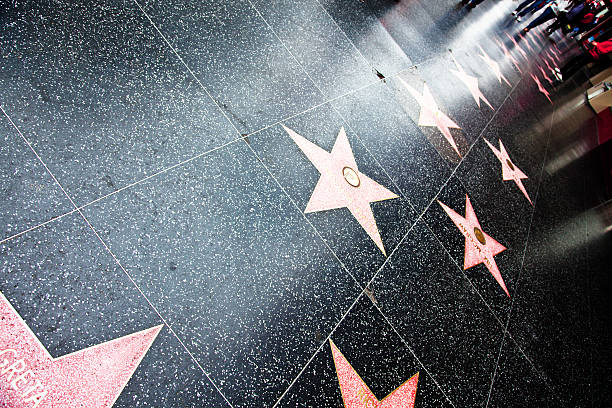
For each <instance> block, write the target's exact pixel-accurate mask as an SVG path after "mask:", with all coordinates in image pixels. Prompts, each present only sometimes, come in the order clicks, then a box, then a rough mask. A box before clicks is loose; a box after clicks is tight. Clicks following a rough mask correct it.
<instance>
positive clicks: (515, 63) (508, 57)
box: [495, 38, 523, 74]
mask: <svg viewBox="0 0 612 408" xmlns="http://www.w3.org/2000/svg"><path fill="white" fill-rule="evenodd" d="M495 41H497V44H499V46H500V48H501V49H502V50H503V51H504V55H505V56H506V58H507V59H509V60H510V62H512V65H514V67H515V68H516V69H517V70H518V72H519V73H521V74H522V73H523V71H522V70H521V67H520V65H519V63H518V61H517V60H516V58H514V56H512V54H510V50H508V47H506V45H505V44H504V43H503V42H501V41H500V40H499V39H497V38H496V39H495Z"/></svg>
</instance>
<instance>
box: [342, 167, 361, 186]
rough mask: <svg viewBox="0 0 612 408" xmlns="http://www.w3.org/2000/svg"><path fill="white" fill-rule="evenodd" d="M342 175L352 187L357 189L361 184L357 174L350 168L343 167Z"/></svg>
mask: <svg viewBox="0 0 612 408" xmlns="http://www.w3.org/2000/svg"><path fill="white" fill-rule="evenodd" d="M342 175H343V176H344V179H345V180H346V182H347V183H349V184H350V185H351V186H353V187H359V185H360V184H361V180H359V175H358V174H357V172H356V171H355V170H353V169H351V168H350V167H345V168H343V169H342Z"/></svg>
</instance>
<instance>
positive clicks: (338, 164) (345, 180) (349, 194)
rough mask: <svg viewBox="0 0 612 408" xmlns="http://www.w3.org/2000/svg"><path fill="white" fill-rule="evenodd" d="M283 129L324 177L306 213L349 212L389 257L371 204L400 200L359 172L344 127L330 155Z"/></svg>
mask: <svg viewBox="0 0 612 408" xmlns="http://www.w3.org/2000/svg"><path fill="white" fill-rule="evenodd" d="M282 126H283V128H284V129H285V131H286V132H287V133H288V134H289V136H290V137H291V139H292V140H293V141H294V142H295V144H297V145H298V147H299V148H300V150H302V152H303V153H304V154H305V155H306V157H307V158H308V160H310V161H311V162H312V164H313V165H314V166H315V167H316V169H317V170H318V171H319V173H320V174H321V177H320V178H319V181H318V182H317V185H316V187H315V189H314V191H313V192H312V195H311V197H310V200H309V201H308V204H307V205H306V210H305V211H304V212H305V213H312V212H318V211H327V210H334V209H338V208H344V207H346V208H348V210H349V211H350V212H351V214H352V215H353V216H354V217H355V219H356V220H357V221H358V222H359V224H360V225H361V226H362V227H363V229H364V230H365V231H366V233H367V234H368V236H369V237H370V238H371V239H372V240H373V241H374V243H375V244H376V246H377V247H378V248H379V249H380V251H381V252H382V253H383V254H384V255H385V256H386V255H387V252H386V251H385V247H384V245H383V242H382V238H381V236H380V232H379V230H378V227H377V225H376V220H375V218H374V213H373V212H372V208H371V207H370V203H373V202H377V201H384V200H391V199H395V198H399V196H398V195H397V194H395V193H393V192H392V191H390V190H388V189H387V188H385V187H383V186H382V185H380V184H378V183H377V182H375V181H374V180H372V179H371V178H369V177H368V176H366V175H365V174H363V173H361V172H360V171H359V169H358V167H357V163H356V161H355V157H354V155H353V151H352V149H351V145H350V143H349V140H348V138H347V136H346V132H345V130H344V127H342V128H341V129H340V132H339V133H338V137H337V138H336V142H335V144H334V147H333V148H332V151H331V153H329V152H327V151H326V150H324V149H322V148H321V147H319V146H317V145H316V144H314V143H312V142H311V141H309V140H307V139H306V138H304V137H303V136H301V135H299V134H298V133H296V132H295V131H294V130H292V129H290V128H288V127H286V126H285V125H282Z"/></svg>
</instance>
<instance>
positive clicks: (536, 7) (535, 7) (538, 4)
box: [512, 0, 552, 22]
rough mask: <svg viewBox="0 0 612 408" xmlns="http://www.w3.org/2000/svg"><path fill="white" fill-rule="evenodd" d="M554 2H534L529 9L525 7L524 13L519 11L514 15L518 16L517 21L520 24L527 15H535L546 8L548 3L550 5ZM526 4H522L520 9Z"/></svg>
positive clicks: (542, 0)
mask: <svg viewBox="0 0 612 408" xmlns="http://www.w3.org/2000/svg"><path fill="white" fill-rule="evenodd" d="M551 1H552V0H534V1H533V2H532V3H533V4H531V6H529V7H527V6H525V8H523V10H522V11H520V10H519V11H517V14H514V13H512V14H513V15H515V16H516V21H518V22H520V21H521V19H522V18H523V17H525V16H526V15H527V14H533V13H535V12H536V11H538V10H540V9H541V8H542V7H544V6H545V5H547V4H548V3H550V2H551ZM523 4H524V3H521V4H520V5H519V7H521V6H522V5H523Z"/></svg>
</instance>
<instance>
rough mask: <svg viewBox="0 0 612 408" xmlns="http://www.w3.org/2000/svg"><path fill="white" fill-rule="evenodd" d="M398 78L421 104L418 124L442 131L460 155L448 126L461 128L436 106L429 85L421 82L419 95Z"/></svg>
mask: <svg viewBox="0 0 612 408" xmlns="http://www.w3.org/2000/svg"><path fill="white" fill-rule="evenodd" d="M398 79H399V80H400V82H401V83H402V85H404V86H405V87H406V89H408V92H410V94H411V95H412V97H413V98H414V99H416V100H417V102H418V103H419V105H421V114H420V115H419V126H429V127H437V128H438V129H439V130H440V132H442V134H443V135H444V137H445V138H446V140H447V141H448V143H450V145H451V146H452V148H453V149H454V150H455V151H456V152H457V154H458V155H459V157H461V153H459V149H458V148H457V144H456V143H455V139H454V138H453V135H452V134H451V131H450V128H454V129H461V128H460V127H459V125H457V124H456V123H455V122H453V121H452V120H451V119H450V118H449V117H448V116H446V114H444V113H443V112H442V111H441V110H440V108H438V104H437V103H436V101H435V100H434V98H433V95H432V94H431V92H429V87H427V84H423V94H422V95H421V94H420V93H419V92H418V91H417V90H416V89H414V88H413V87H411V86H410V85H408V84H407V83H406V81H404V80H403V79H402V78H398Z"/></svg>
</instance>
